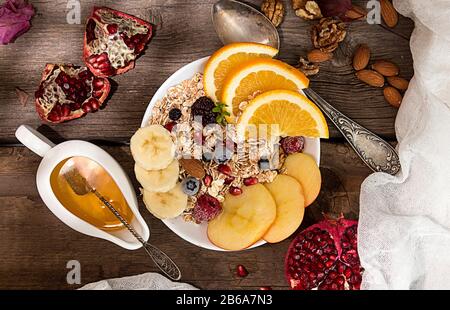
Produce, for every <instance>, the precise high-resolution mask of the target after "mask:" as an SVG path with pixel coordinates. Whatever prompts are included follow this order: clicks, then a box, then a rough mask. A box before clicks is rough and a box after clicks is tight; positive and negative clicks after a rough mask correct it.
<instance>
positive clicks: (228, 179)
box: [223, 177, 235, 185]
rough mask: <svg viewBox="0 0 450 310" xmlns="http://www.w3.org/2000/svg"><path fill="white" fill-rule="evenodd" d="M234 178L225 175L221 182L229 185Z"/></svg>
mask: <svg viewBox="0 0 450 310" xmlns="http://www.w3.org/2000/svg"><path fill="white" fill-rule="evenodd" d="M234 180H235V177H226V178H225V180H224V181H223V183H224V184H226V185H230V184H231V183H233V181H234Z"/></svg>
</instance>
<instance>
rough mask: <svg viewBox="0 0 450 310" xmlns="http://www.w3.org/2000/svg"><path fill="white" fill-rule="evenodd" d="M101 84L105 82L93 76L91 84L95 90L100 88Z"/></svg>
mask: <svg viewBox="0 0 450 310" xmlns="http://www.w3.org/2000/svg"><path fill="white" fill-rule="evenodd" d="M103 85H105V82H104V81H103V79H100V78H95V79H94V80H93V81H92V86H93V87H94V89H95V90H99V89H102V87H103Z"/></svg>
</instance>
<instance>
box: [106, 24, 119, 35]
mask: <svg viewBox="0 0 450 310" xmlns="http://www.w3.org/2000/svg"><path fill="white" fill-rule="evenodd" d="M106 29H107V30H108V32H109V34H115V33H116V32H117V29H119V26H118V25H117V24H110V25H108V26H106Z"/></svg>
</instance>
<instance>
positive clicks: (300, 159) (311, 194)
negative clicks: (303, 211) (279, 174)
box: [284, 153, 322, 207]
mask: <svg viewBox="0 0 450 310" xmlns="http://www.w3.org/2000/svg"><path fill="white" fill-rule="evenodd" d="M284 174H287V175H289V176H291V177H293V178H294V179H296V180H297V181H299V182H300V184H301V185H302V188H303V194H304V196H305V207H307V206H309V205H310V204H312V203H313V202H314V200H316V198H317V196H318V195H319V192H320V186H321V184H322V177H321V175H320V170H319V167H318V166H317V164H316V161H315V160H314V158H312V157H311V156H310V155H307V154H303V153H297V154H292V155H289V156H288V157H287V158H286V161H285V162H284Z"/></svg>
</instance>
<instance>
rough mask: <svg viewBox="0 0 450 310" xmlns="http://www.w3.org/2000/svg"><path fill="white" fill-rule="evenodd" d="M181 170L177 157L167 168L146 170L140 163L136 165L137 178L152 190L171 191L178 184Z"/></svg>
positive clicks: (146, 187)
mask: <svg viewBox="0 0 450 310" xmlns="http://www.w3.org/2000/svg"><path fill="white" fill-rule="evenodd" d="M179 172H180V166H179V164H178V160H176V159H174V160H173V161H172V162H171V163H170V165H169V166H168V167H167V168H165V169H161V170H145V169H144V168H142V167H141V166H139V165H138V164H135V165H134V173H135V174H136V179H137V180H138V181H139V183H141V185H142V187H143V188H145V189H146V190H148V191H150V192H160V193H161V192H168V191H170V190H171V189H172V188H174V187H175V185H176V184H177V181H178V173H179Z"/></svg>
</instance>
